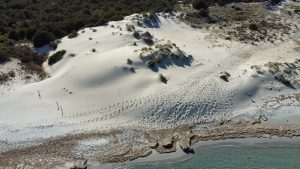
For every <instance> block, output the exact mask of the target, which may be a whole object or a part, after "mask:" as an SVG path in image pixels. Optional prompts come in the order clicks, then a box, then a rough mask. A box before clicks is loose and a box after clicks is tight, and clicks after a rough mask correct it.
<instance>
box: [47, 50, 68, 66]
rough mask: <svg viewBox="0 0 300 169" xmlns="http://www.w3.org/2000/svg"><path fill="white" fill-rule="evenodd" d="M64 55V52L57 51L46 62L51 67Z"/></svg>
mask: <svg viewBox="0 0 300 169" xmlns="http://www.w3.org/2000/svg"><path fill="white" fill-rule="evenodd" d="M65 53H66V50H61V51H58V52H56V53H54V54H53V55H52V56H51V57H50V58H49V60H48V64H49V65H50V66H51V65H54V64H55V63H57V62H58V61H60V60H61V59H62V58H63V56H64V55H65Z"/></svg>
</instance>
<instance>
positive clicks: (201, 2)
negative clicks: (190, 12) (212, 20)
mask: <svg viewBox="0 0 300 169" xmlns="http://www.w3.org/2000/svg"><path fill="white" fill-rule="evenodd" d="M192 4H193V7H194V8H195V9H198V10H200V9H207V8H208V4H207V2H206V1H205V0H194V1H193V2H192Z"/></svg>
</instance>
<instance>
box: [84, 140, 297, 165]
mask: <svg viewBox="0 0 300 169" xmlns="http://www.w3.org/2000/svg"><path fill="white" fill-rule="evenodd" d="M177 146H178V148H179V145H177ZM229 147H234V148H294V147H295V148H300V136H298V137H293V138H289V137H277V136H272V137H271V138H257V137H253V138H237V139H225V140H208V141H203V142H198V143H196V144H194V146H193V148H194V149H195V150H196V151H195V154H196V153H201V151H197V150H201V149H202V148H229ZM192 156H193V155H190V154H186V153H184V152H183V151H181V150H179V151H176V152H173V153H168V154H158V153H157V152H156V153H153V154H151V155H150V156H148V157H141V158H138V159H136V160H133V161H125V162H121V163H116V164H104V165H97V166H91V167H89V168H90V169H100V168H101V169H112V168H122V167H130V166H140V165H141V166H143V165H151V164H155V163H158V164H159V163H162V162H163V163H167V164H173V163H182V162H185V161H187V160H190V159H191V158H192Z"/></svg>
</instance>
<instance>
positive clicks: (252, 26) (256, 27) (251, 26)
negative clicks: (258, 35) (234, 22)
mask: <svg viewBox="0 0 300 169" xmlns="http://www.w3.org/2000/svg"><path fill="white" fill-rule="evenodd" d="M249 29H250V30H253V31H258V26H257V25H256V24H255V23H251V24H250V25H249Z"/></svg>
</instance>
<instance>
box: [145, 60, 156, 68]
mask: <svg viewBox="0 0 300 169" xmlns="http://www.w3.org/2000/svg"><path fill="white" fill-rule="evenodd" d="M146 64H147V66H148V67H149V68H150V69H153V68H154V67H155V61H154V60H149V61H147V63H146Z"/></svg>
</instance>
